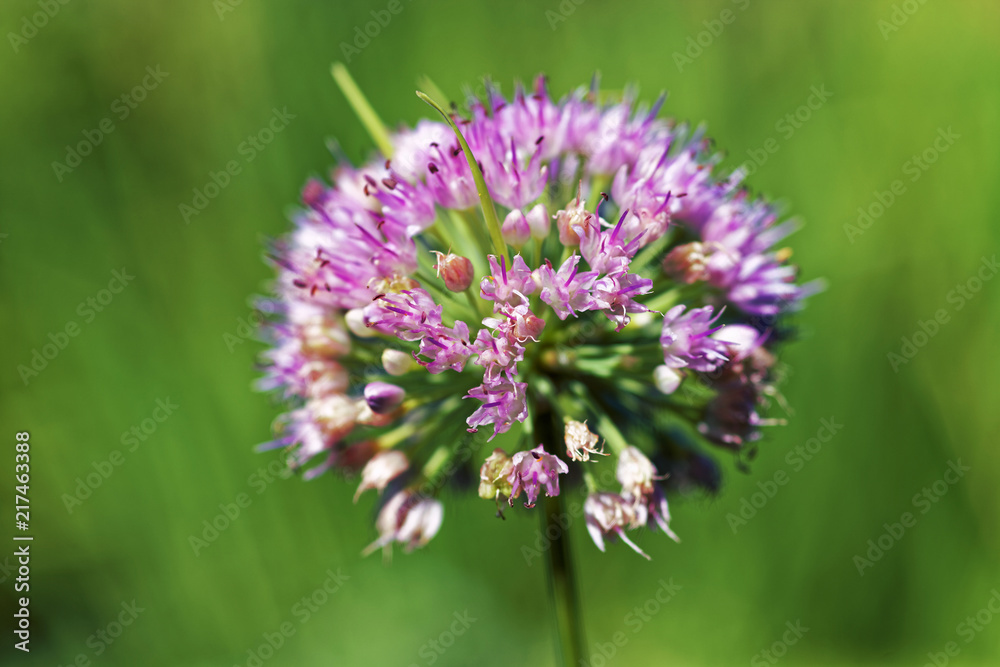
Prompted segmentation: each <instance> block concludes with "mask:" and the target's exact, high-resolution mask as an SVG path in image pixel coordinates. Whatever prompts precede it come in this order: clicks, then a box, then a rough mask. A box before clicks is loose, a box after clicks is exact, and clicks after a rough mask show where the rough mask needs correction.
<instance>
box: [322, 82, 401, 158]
mask: <svg viewBox="0 0 1000 667" xmlns="http://www.w3.org/2000/svg"><path fill="white" fill-rule="evenodd" d="M330 73H331V74H333V80H334V81H336V82H337V85H338V86H340V91H341V92H342V93H344V97H346V98H347V102H348V103H349V104H350V105H351V108H352V109H354V113H356V114H357V115H358V119H359V120H360V121H361V124H362V125H364V126H365V130H367V131H368V134H369V136H371V138H372V141H374V142H375V145H376V146H378V149H379V150H380V151H382V154H383V155H385V156H386V157H387V158H391V157H392V142H391V141H389V132H388V131H387V130H386V129H385V123H383V122H382V119H381V118H379V117H378V114H377V113H375V109H373V108H372V105H371V104H369V103H368V100H367V99H366V98H365V94H364V93H362V92H361V89H360V88H358V84H356V83H355V82H354V79H352V78H351V74H350V72H348V71H347V68H346V67H344V65H343V63H333V65H332V66H331V67H330Z"/></svg>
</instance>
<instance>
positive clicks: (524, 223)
mask: <svg viewBox="0 0 1000 667" xmlns="http://www.w3.org/2000/svg"><path fill="white" fill-rule="evenodd" d="M500 233H501V234H502V235H503V240H504V241H506V242H507V243H509V244H511V245H512V246H514V247H515V248H520V247H521V246H523V245H524V244H525V243H527V241H528V239H530V238H531V225H530V224H529V223H528V218H527V217H526V216H525V215H524V213H523V212H522V211H521V209H519V208H515V209H514V210H512V211H511V212H510V213H508V214H507V217H506V218H504V219H503V226H502V227H501V228H500Z"/></svg>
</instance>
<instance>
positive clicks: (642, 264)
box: [629, 228, 674, 273]
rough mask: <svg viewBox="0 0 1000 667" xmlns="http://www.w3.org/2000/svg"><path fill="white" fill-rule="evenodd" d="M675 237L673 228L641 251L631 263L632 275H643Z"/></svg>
mask: <svg viewBox="0 0 1000 667" xmlns="http://www.w3.org/2000/svg"><path fill="white" fill-rule="evenodd" d="M673 236H674V233H673V228H670V229H667V231H666V232H664V233H663V235H662V236H661V237H660V238H658V239H656V240H654V241H653V242H652V243H650V244H649V245H647V246H646V247H644V248H643V249H642V250H640V251H639V253H638V254H637V255H636V256H635V257H633V258H632V261H631V262H630V263H629V271H631V272H632V273H642V271H643V269H645V268H646V267H647V266H648V265H649V264H650V263H651V262H652V261H653V260H654V259H656V258H658V257H660V256H661V255H662V254H663V250H664V248H666V247H667V245H668V244H669V243H670V240H671V239H672V238H673Z"/></svg>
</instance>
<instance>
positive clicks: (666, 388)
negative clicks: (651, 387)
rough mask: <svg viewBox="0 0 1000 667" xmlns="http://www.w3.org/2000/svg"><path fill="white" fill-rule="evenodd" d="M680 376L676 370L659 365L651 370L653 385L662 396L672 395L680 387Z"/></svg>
mask: <svg viewBox="0 0 1000 667" xmlns="http://www.w3.org/2000/svg"><path fill="white" fill-rule="evenodd" d="M682 379H683V378H682V376H681V374H680V373H679V372H678V371H677V370H676V369H673V368H671V367H670V366H667V365H665V364H661V365H660V366H657V367H656V368H654V369H653V384H655V385H656V388H657V389H659V390H660V391H662V392H663V393H664V394H672V393H674V392H675V391H677V387H679V386H681V380H682Z"/></svg>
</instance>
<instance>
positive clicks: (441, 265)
mask: <svg viewBox="0 0 1000 667" xmlns="http://www.w3.org/2000/svg"><path fill="white" fill-rule="evenodd" d="M434 254H435V255H437V264H435V265H434V269H435V270H436V271H437V275H438V278H441V279H442V280H444V286H445V287H447V288H448V289H449V290H451V291H452V292H464V291H465V290H467V289H469V285H471V284H472V279H473V278H474V277H475V275H474V271H473V269H472V262H470V261H469V259H468V258H467V257H462V256H461V255H456V254H455V253H451V252H449V253H448V254H447V255H446V254H444V253H443V252H437V251H435V252H434Z"/></svg>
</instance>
